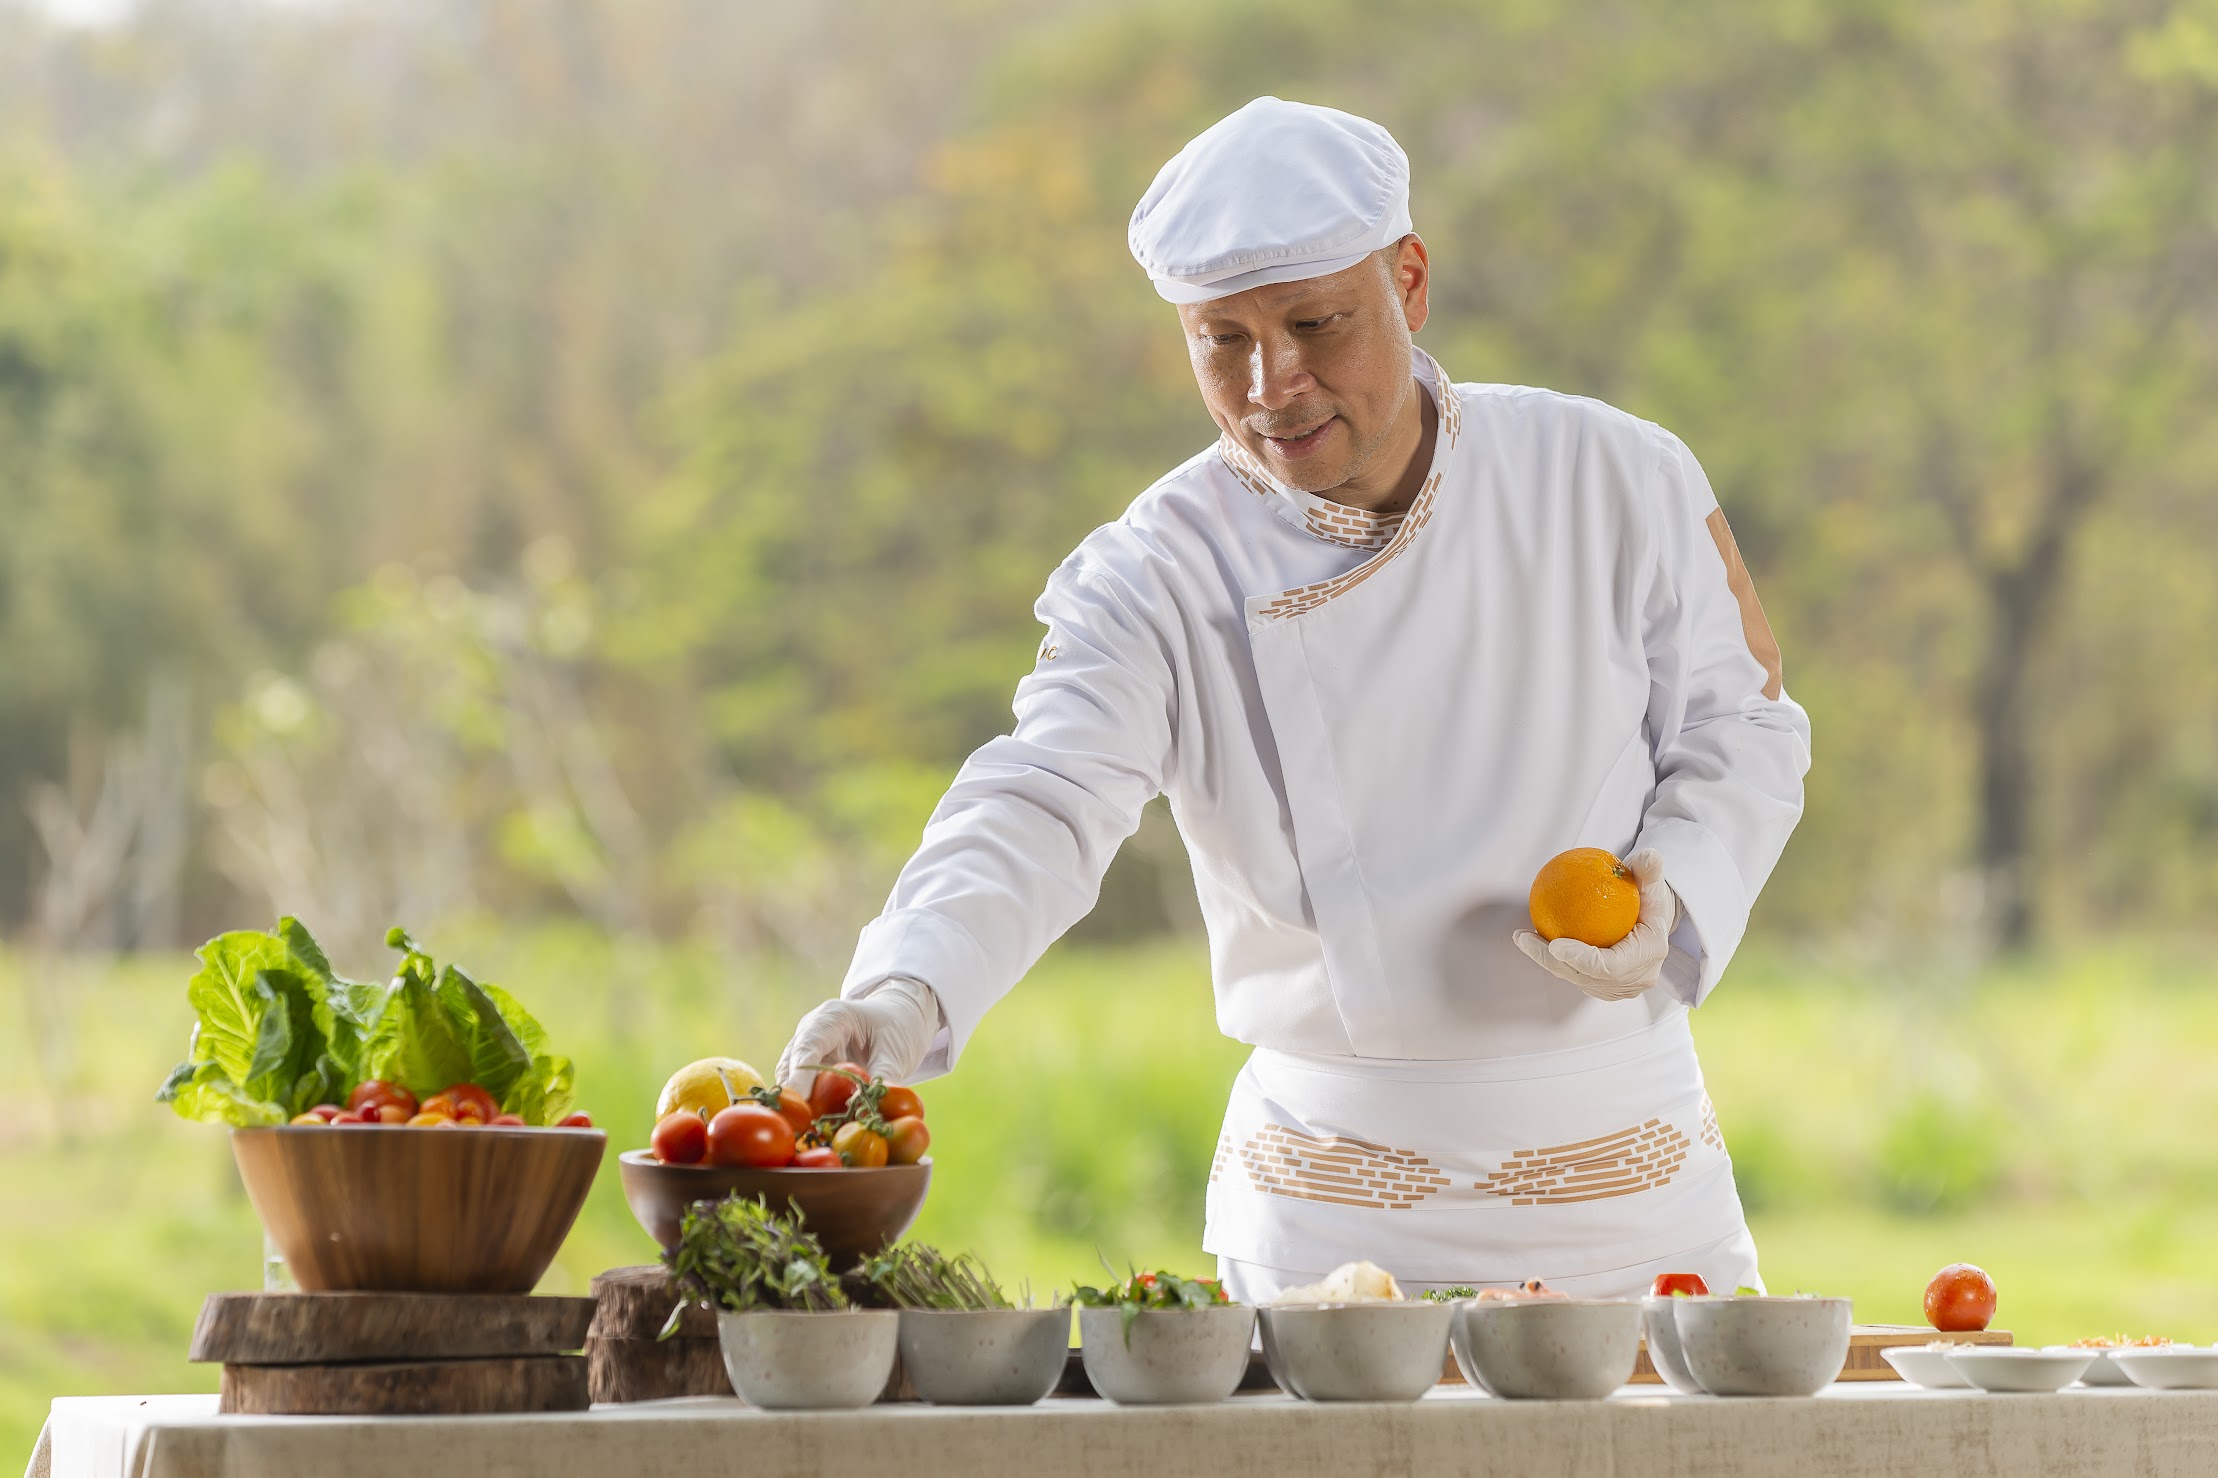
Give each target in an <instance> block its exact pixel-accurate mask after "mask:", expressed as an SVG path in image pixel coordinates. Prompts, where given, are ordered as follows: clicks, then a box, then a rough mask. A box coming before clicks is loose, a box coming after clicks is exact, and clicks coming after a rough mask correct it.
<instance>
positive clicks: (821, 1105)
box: [809, 1062, 870, 1119]
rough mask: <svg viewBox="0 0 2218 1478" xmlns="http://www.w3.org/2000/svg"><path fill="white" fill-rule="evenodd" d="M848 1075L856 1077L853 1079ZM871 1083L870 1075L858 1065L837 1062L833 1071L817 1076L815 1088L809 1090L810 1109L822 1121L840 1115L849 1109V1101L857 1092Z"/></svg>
mask: <svg viewBox="0 0 2218 1478" xmlns="http://www.w3.org/2000/svg"><path fill="white" fill-rule="evenodd" d="M848 1073H853V1074H854V1075H855V1076H854V1077H852V1078H851V1077H849V1076H847V1074H848ZM858 1080H859V1081H858ZM869 1081H870V1074H868V1073H866V1072H864V1071H863V1070H862V1068H860V1067H859V1066H857V1065H856V1064H854V1063H852V1062H835V1063H833V1064H832V1071H830V1072H822V1073H818V1074H817V1075H816V1083H815V1086H813V1087H811V1088H810V1089H809V1108H810V1110H811V1111H812V1112H813V1113H814V1114H815V1115H816V1116H817V1117H818V1118H820V1119H821V1118H823V1117H824V1116H825V1115H827V1114H836V1113H839V1112H840V1111H842V1110H843V1109H845V1108H846V1107H847V1100H848V1099H850V1098H853V1097H854V1096H855V1090H856V1089H857V1088H860V1087H861V1086H862V1085H863V1084H864V1083H867V1082H869Z"/></svg>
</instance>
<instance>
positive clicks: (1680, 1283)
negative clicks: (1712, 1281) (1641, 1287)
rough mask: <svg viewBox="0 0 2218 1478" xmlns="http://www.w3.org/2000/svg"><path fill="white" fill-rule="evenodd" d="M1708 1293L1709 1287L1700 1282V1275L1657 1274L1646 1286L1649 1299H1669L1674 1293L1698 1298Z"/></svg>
mask: <svg viewBox="0 0 2218 1478" xmlns="http://www.w3.org/2000/svg"><path fill="white" fill-rule="evenodd" d="M1709 1291H1710V1285H1709V1284H1707V1283H1705V1282H1703V1281H1702V1275H1701V1274H1700V1273H1658V1274H1656V1281H1655V1282H1653V1283H1651V1284H1649V1285H1648V1296H1649V1297H1650V1298H1669V1297H1671V1295H1673V1294H1674V1293H1688V1294H1693V1295H1695V1296H1697V1297H1700V1296H1702V1295H1705V1294H1707V1293H1708V1292H1709Z"/></svg>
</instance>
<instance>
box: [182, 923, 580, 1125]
mask: <svg viewBox="0 0 2218 1478" xmlns="http://www.w3.org/2000/svg"><path fill="white" fill-rule="evenodd" d="M387 942H388V943H390V944H392V945H393V946H394V947H395V948H397V949H399V950H401V951H402V959H401V964H400V968H399V970H398V971H397V972H396V973H395V975H394V978H393V979H392V980H391V981H390V982H389V983H380V982H371V981H359V980H348V979H345V978H344V977H342V976H340V975H338V974H337V973H336V972H334V971H333V970H332V968H331V962H330V960H329V959H328V958H326V957H325V955H324V952H323V949H322V948H321V947H320V946H319V945H318V944H317V943H316V941H315V939H314V937H313V936H312V935H310V934H309V932H308V931H307V929H305V928H304V927H302V926H301V924H300V922H299V920H297V919H293V918H283V919H280V920H278V923H277V928H276V929H275V930H273V931H272V932H270V933H267V934H264V933H259V932H256V931H253V930H240V931H236V932H233V933H229V934H221V935H218V936H217V937H216V938H214V939H211V940H209V941H208V942H207V943H206V944H204V945H202V946H201V948H200V950H199V959H200V964H201V968H200V969H199V971H198V972H196V973H195V974H194V975H193V977H192V979H191V981H190V982H189V983H188V984H187V987H186V997H187V999H188V1000H189V1001H190V1002H191V1003H192V1007H193V1012H194V1015H195V1017H196V1023H195V1025H194V1027H193V1036H192V1043H191V1046H190V1047H189V1049H188V1051H187V1055H186V1060H185V1061H184V1062H182V1063H179V1064H178V1065H177V1067H176V1068H174V1069H173V1070H171V1072H170V1075H169V1077H168V1078H167V1079H166V1080H165V1081H164V1082H163V1084H162V1087H161V1089H160V1091H159V1092H158V1093H157V1094H156V1095H155V1097H156V1098H157V1099H159V1100H160V1101H162V1102H164V1103H167V1104H169V1105H170V1106H171V1107H172V1108H173V1109H175V1110H176V1112H177V1113H178V1114H180V1115H182V1116H183V1117H185V1118H188V1119H198V1120H202V1121H204V1122H209V1123H224V1124H233V1125H238V1126H241V1127H252V1126H257V1125H266V1124H282V1123H284V1122H286V1121H287V1120H288V1119H290V1118H292V1117H293V1116H294V1115H295V1114H298V1113H300V1112H301V1111H303V1110H304V1109H307V1108H309V1107H311V1106H313V1105H315V1104H318V1103H325V1102H332V1103H338V1102H344V1101H345V1099H346V1096H347V1095H348V1094H349V1093H350V1092H351V1091H353V1088H354V1086H355V1085H356V1084H357V1083H360V1082H362V1081H365V1080H367V1079H370V1078H383V1079H385V1080H386V1081H388V1082H394V1083H398V1084H400V1085H401V1086H403V1087H405V1088H407V1089H408V1090H409V1091H410V1092H412V1093H414V1094H416V1095H417V1096H418V1097H419V1098H421V1097H427V1096H429V1095H431V1094H433V1093H437V1092H440V1091H441V1090H443V1089H446V1088H451V1087H453V1086H454V1085H455V1084H457V1083H464V1082H469V1083H475V1084H477V1085H478V1086H479V1087H481V1088H483V1089H485V1091H486V1092H488V1093H490V1094H491V1095H492V1096H493V1097H494V1099H495V1100H496V1101H498V1102H499V1103H500V1105H501V1107H502V1109H503V1110H504V1111H506V1112H509V1113H513V1114H517V1115H520V1116H521V1117H522V1118H523V1119H524V1121H525V1122H526V1123H528V1124H551V1123H553V1122H555V1121H556V1120H557V1119H559V1118H561V1117H562V1116H563V1115H564V1114H565V1113H567V1112H568V1111H569V1107H570V1104H571V1101H572V1099H573V1097H574V1096H575V1092H576V1070H575V1069H574V1068H573V1066H572V1065H571V1062H570V1059H568V1058H567V1057H559V1056H555V1055H553V1054H551V1053H548V1052H547V1051H545V1050H544V1049H545V1047H546V1037H547V1034H546V1031H545V1029H544V1028H542V1027H541V1026H540V1024H539V1023H538V1022H537V1021H536V1020H534V1019H533V1018H532V1016H531V1014H530V1013H529V1012H527V1011H525V1010H524V1008H523V1007H522V1006H521V1005H519V1004H518V1003H517V1001H516V999H515V998H514V997H513V996H511V995H509V994H508V993H507V992H506V991H504V990H502V989H500V987H498V986H490V985H480V984H478V982H476V981H475V980H472V979H471V978H470V977H469V976H468V975H466V974H464V973H463V972H462V971H461V970H459V969H457V968H455V967H454V966H452V965H448V966H445V967H440V966H439V965H438V964H437V963H436V962H435V961H434V960H433V959H432V958H431V957H430V956H429V955H427V954H425V953H423V951H422V950H420V949H418V948H417V946H416V942H415V941H414V940H413V939H411V938H409V936H408V934H407V931H406V930H403V929H400V928H397V927H396V928H394V929H393V930H391V931H390V933H389V934H388V935H387Z"/></svg>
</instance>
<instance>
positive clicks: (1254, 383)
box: [1248, 338, 1317, 411]
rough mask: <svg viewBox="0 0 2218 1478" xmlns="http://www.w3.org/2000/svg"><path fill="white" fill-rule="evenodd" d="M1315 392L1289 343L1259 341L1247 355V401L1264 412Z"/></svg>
mask: <svg viewBox="0 0 2218 1478" xmlns="http://www.w3.org/2000/svg"><path fill="white" fill-rule="evenodd" d="M1316 388H1317V382H1316V380H1315V379H1314V378H1312V377H1311V375H1310V373H1309V370H1308V368H1307V367H1306V366H1305V365H1304V364H1303V362H1302V350H1301V345H1299V344H1297V343H1295V342H1294V341H1293V340H1291V339H1283V338H1280V339H1262V338H1258V339H1257V340H1256V341H1255V348H1254V349H1252V350H1251V351H1249V354H1248V399H1249V401H1251V402H1252V403H1254V404H1256V405H1259V406H1261V407H1263V408H1264V409H1265V410H1268V411H1275V410H1280V409H1283V408H1284V407H1286V406H1289V405H1291V404H1293V403H1294V400H1295V398H1296V397H1297V396H1301V395H1305V394H1307V393H1308V392H1309V391H1311V390H1314V389H1316Z"/></svg>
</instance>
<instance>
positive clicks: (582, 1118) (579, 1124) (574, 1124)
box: [555, 1114, 593, 1129]
mask: <svg viewBox="0 0 2218 1478" xmlns="http://www.w3.org/2000/svg"><path fill="white" fill-rule="evenodd" d="M555 1127H556V1128H557V1129H590V1128H592V1127H593V1116H592V1115H591V1114H565V1115H564V1116H563V1118H562V1121H561V1122H560V1123H558V1124H556V1125H555Z"/></svg>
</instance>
